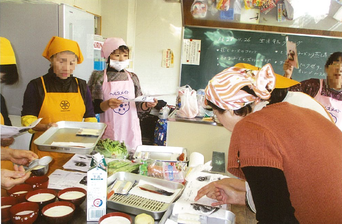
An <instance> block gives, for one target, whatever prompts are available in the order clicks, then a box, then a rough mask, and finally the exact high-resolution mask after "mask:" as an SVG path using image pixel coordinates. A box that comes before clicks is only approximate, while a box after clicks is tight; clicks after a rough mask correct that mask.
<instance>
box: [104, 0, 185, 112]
mask: <svg viewBox="0 0 342 224" xmlns="http://www.w3.org/2000/svg"><path fill="white" fill-rule="evenodd" d="M102 36H104V37H122V38H123V39H124V40H125V41H126V43H127V45H128V46H129V47H131V49H132V51H131V54H132V55H131V58H132V63H131V70H132V71H133V72H135V73H136V74H137V75H138V77H139V79H140V84H141V86H142V91H143V93H144V94H150V95H163V96H158V97H157V98H158V99H163V100H165V101H167V102H168V104H172V105H174V104H175V99H176V91H177V87H178V86H179V76H180V56H181V55H180V52H181V39H182V18H181V4H180V3H170V2H165V1H163V0H128V1H120V0H102ZM164 49H171V50H173V53H174V57H175V58H174V67H173V68H162V67H161V61H162V51H163V50H164Z"/></svg>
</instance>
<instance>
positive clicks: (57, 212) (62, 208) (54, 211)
mask: <svg viewBox="0 0 342 224" xmlns="http://www.w3.org/2000/svg"><path fill="white" fill-rule="evenodd" d="M74 211H75V205H74V204H73V203H71V202H68V201H56V202H53V203H51V204H48V205H46V206H44V208H43V209H42V215H43V217H44V218H45V220H46V221H47V223H50V224H64V223H69V221H70V220H71V219H72V216H73V215H74Z"/></svg>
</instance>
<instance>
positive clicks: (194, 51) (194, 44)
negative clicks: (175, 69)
mask: <svg viewBox="0 0 342 224" xmlns="http://www.w3.org/2000/svg"><path fill="white" fill-rule="evenodd" d="M200 56H201V40H194V39H184V40H183V50H182V64H185V65H199V64H200Z"/></svg>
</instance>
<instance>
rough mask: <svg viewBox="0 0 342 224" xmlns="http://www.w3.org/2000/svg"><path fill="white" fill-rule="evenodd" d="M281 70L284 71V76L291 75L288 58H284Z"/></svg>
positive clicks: (291, 69) (291, 67) (288, 76)
mask: <svg viewBox="0 0 342 224" xmlns="http://www.w3.org/2000/svg"><path fill="white" fill-rule="evenodd" d="M283 70H284V72H285V75H284V76H285V77H286V78H289V79H290V78H291V77H292V73H293V66H292V65H291V63H290V61H289V59H286V61H285V63H284V65H283Z"/></svg>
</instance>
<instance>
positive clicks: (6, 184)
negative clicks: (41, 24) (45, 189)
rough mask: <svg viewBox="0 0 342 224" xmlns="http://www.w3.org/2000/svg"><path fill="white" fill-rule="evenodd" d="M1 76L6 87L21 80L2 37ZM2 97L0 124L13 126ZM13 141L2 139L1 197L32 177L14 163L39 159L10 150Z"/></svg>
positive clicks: (6, 43)
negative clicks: (7, 190) (8, 190)
mask: <svg viewBox="0 0 342 224" xmlns="http://www.w3.org/2000/svg"><path fill="white" fill-rule="evenodd" d="M0 74H1V77H0V80H1V83H3V84H5V85H12V84H14V83H16V82H17V81H18V79H19V75H18V70H17V65H16V58H15V55H14V51H13V48H12V45H11V42H10V41H9V40H7V39H6V38H4V37H0ZM0 97H1V107H0V110H1V112H0V123H1V125H9V126H11V125H12V123H11V120H10V119H9V116H8V111H7V106H6V102H5V98H4V97H3V96H2V95H1V94H0ZM1 137H2V136H1ZM13 141H14V138H13V137H11V138H1V195H5V194H6V192H5V191H3V189H10V188H11V187H13V186H14V185H17V184H20V183H23V182H24V181H25V180H26V179H27V178H28V177H29V176H30V173H26V174H25V172H24V168H23V167H18V166H13V163H15V164H20V165H27V164H28V163H29V162H31V161H32V160H34V159H36V158H38V156H37V155H36V154H35V153H33V152H30V151H27V150H19V149H11V148H9V146H10V145H11V144H12V143H13Z"/></svg>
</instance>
